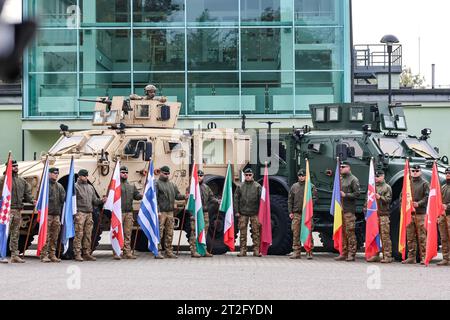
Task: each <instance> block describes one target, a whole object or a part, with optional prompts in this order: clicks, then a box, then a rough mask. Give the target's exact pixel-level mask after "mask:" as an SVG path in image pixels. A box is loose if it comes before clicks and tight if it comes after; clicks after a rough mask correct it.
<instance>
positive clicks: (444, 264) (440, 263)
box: [437, 259, 449, 266]
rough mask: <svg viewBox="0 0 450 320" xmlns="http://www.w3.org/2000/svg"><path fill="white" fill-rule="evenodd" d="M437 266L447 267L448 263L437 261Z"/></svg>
mask: <svg viewBox="0 0 450 320" xmlns="http://www.w3.org/2000/svg"><path fill="white" fill-rule="evenodd" d="M437 265H438V266H448V265H449V261H448V260H445V259H444V260H442V261H439V262H438V263H437Z"/></svg>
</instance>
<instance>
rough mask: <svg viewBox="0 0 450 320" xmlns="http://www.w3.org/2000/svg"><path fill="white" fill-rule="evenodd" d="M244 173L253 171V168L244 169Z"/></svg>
mask: <svg viewBox="0 0 450 320" xmlns="http://www.w3.org/2000/svg"><path fill="white" fill-rule="evenodd" d="M244 173H253V170H252V169H251V168H247V169H245V170H244Z"/></svg>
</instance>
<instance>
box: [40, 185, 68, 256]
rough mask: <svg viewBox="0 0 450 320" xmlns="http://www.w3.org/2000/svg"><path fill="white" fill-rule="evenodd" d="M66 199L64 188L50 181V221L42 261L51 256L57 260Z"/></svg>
mask: <svg viewBox="0 0 450 320" xmlns="http://www.w3.org/2000/svg"><path fill="white" fill-rule="evenodd" d="M65 199H66V191H65V190H64V188H63V186H62V185H61V184H60V183H59V182H57V181H53V180H51V179H50V183H49V195H48V221H47V224H48V225H47V241H46V243H45V246H44V247H43V248H42V251H41V259H44V258H45V257H47V256H49V257H50V259H52V261H53V260H56V259H55V258H56V244H57V242H58V237H59V231H60V228H61V220H60V216H61V210H62V207H63V205H64V201H65Z"/></svg>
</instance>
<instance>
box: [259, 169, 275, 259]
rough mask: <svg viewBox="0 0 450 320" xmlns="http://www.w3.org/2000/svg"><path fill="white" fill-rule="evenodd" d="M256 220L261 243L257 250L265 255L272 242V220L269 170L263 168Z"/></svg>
mask: <svg viewBox="0 0 450 320" xmlns="http://www.w3.org/2000/svg"><path fill="white" fill-rule="evenodd" d="M258 220H259V223H260V224H261V245H260V247H259V251H260V253H261V254H262V255H264V256H266V255H267V251H268V250H269V247H270V245H271V244H272V221H271V219H270V193H269V170H268V169H267V163H266V167H265V169H264V182H263V187H262V191H261V200H259V212H258Z"/></svg>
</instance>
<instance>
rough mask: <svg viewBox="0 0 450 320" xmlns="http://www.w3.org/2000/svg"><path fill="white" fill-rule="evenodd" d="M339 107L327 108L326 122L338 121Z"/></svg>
mask: <svg viewBox="0 0 450 320" xmlns="http://www.w3.org/2000/svg"><path fill="white" fill-rule="evenodd" d="M339 120H340V117H339V107H330V108H328V121H339Z"/></svg>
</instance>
